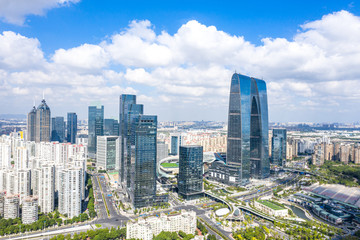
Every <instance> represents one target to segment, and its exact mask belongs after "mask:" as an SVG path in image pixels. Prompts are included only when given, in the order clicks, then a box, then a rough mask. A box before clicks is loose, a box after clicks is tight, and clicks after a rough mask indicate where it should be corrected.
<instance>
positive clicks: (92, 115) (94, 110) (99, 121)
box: [88, 106, 104, 158]
mask: <svg viewBox="0 0 360 240" xmlns="http://www.w3.org/2000/svg"><path fill="white" fill-rule="evenodd" d="M88 128H89V134H88V138H89V141H88V154H89V157H91V158H95V157H96V141H97V137H98V136H103V135H104V106H101V107H98V106H89V118H88Z"/></svg>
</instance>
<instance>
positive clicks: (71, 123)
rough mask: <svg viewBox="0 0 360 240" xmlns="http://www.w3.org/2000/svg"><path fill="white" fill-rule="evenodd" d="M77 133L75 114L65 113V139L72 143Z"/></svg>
mask: <svg viewBox="0 0 360 240" xmlns="http://www.w3.org/2000/svg"><path fill="white" fill-rule="evenodd" d="M76 134H77V115H76V113H71V112H70V113H68V114H67V134H66V135H67V136H66V141H67V142H69V143H72V144H74V143H75V142H76Z"/></svg>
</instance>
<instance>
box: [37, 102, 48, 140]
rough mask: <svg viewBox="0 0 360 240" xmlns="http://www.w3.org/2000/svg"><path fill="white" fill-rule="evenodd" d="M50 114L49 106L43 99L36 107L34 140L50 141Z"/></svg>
mask: <svg viewBox="0 0 360 240" xmlns="http://www.w3.org/2000/svg"><path fill="white" fill-rule="evenodd" d="M50 116H51V112H50V108H49V106H48V105H47V104H46V101H45V99H43V100H42V101H41V104H40V105H39V106H38V108H37V109H36V127H35V130H36V131H35V142H50V134H51V132H50V119H51V117H50Z"/></svg>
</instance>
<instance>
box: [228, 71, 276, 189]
mask: <svg viewBox="0 0 360 240" xmlns="http://www.w3.org/2000/svg"><path fill="white" fill-rule="evenodd" d="M268 147H269V138H268V106H267V93H266V83H265V82H264V81H263V80H259V79H255V78H250V77H247V76H244V75H240V74H237V73H235V74H234V75H233V76H232V78H231V87H230V100H229V118H228V142H227V156H226V164H227V165H229V166H230V167H232V169H231V170H230V171H231V172H232V173H233V174H234V176H233V177H235V179H232V180H233V181H234V184H240V185H244V184H246V183H248V182H249V178H250V177H254V178H265V177H267V176H269V174H270V162H269V150H268ZM234 170H235V171H234Z"/></svg>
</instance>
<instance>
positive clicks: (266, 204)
mask: <svg viewBox="0 0 360 240" xmlns="http://www.w3.org/2000/svg"><path fill="white" fill-rule="evenodd" d="M254 206H255V208H257V209H258V210H260V211H261V212H264V213H265V214H268V215H271V216H274V217H286V216H287V215H288V209H286V208H284V207H282V206H280V205H278V204H275V203H273V202H270V201H268V200H258V201H255V203H254Z"/></svg>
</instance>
